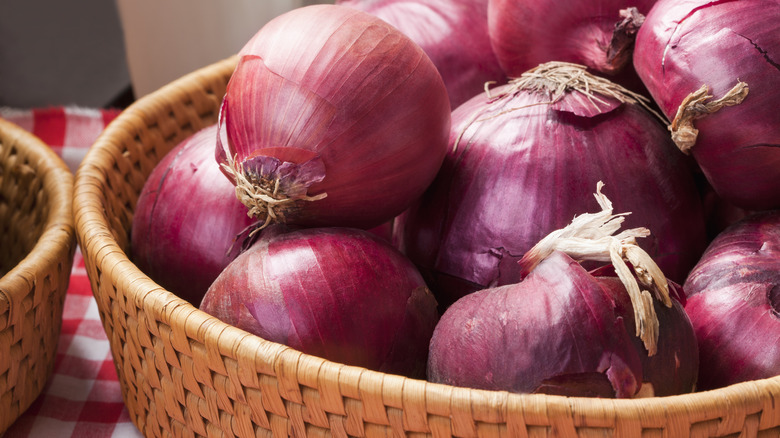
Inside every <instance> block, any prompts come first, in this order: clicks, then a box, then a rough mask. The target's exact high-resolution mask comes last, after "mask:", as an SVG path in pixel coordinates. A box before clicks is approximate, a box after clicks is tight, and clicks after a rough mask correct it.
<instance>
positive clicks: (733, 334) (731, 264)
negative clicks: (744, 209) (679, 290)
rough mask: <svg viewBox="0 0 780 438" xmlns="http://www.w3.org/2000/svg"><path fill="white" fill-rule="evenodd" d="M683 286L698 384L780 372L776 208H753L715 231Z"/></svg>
mask: <svg viewBox="0 0 780 438" xmlns="http://www.w3.org/2000/svg"><path fill="white" fill-rule="evenodd" d="M685 290H686V293H688V303H687V304H686V305H685V310H686V312H688V315H689V316H690V318H691V322H692V323H693V326H694V328H695V329H696V336H697V337H698V339H699V350H700V352H701V359H702V367H701V369H700V371H699V375H700V385H699V388H700V389H714V388H719V387H723V386H727V385H730V384H733V383H738V382H744V381H748V380H756V379H763V378H769V377H774V376H777V375H780V210H774V211H766V212H760V213H754V214H752V215H750V216H747V217H745V218H743V219H742V220H740V221H739V222H737V223H736V224H734V225H732V226H730V227H729V228H727V229H726V230H724V231H723V232H722V233H721V234H719V235H718V237H716V238H715V240H713V241H712V243H711V244H710V246H709V247H708V248H707V251H706V252H705V253H704V255H703V256H702V259H701V261H700V262H699V263H698V264H697V265H696V267H695V268H694V269H693V270H692V271H691V275H690V276H689V277H688V279H687V280H686V282H685Z"/></svg>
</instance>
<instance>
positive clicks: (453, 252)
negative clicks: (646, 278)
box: [398, 62, 706, 305]
mask: <svg viewBox="0 0 780 438" xmlns="http://www.w3.org/2000/svg"><path fill="white" fill-rule="evenodd" d="M642 102H644V100H642V98H640V97H639V96H637V95H636V94H635V93H631V92H628V91H627V90H625V89H624V88H622V87H619V86H617V85H616V84H614V83H612V82H610V81H608V80H606V79H603V78H600V77H596V76H594V75H591V74H589V73H587V72H586V71H585V69H584V67H583V66H579V65H575V64H566V63H557V62H552V63H547V64H542V65H540V66H538V67H537V68H534V69H532V70H530V71H528V72H526V73H525V74H524V75H522V76H521V77H520V78H519V79H517V80H513V81H512V83H511V84H509V85H506V86H501V87H497V88H496V89H494V90H492V91H491V92H490V93H489V94H487V93H485V94H482V95H480V96H476V97H475V98H473V99H471V100H470V101H468V102H466V103H465V104H463V105H461V106H460V107H458V108H457V109H456V110H455V111H454V112H453V114H452V117H453V127H452V132H451V134H450V150H449V152H448V155H447V157H446V159H445V162H444V165H443V166H442V169H441V171H440V172H439V175H437V177H436V180H435V181H434V182H433V184H432V185H431V187H430V188H429V189H428V190H427V192H426V193H425V194H424V195H423V197H422V198H421V199H420V200H419V202H415V203H414V205H413V206H412V207H411V208H410V209H409V211H408V212H407V213H406V214H404V217H403V219H402V220H401V221H399V225H398V228H399V230H402V231H399V234H400V235H401V237H400V238H399V240H400V242H401V244H402V248H403V251H404V252H405V253H406V254H407V255H408V256H409V258H411V259H412V261H414V262H415V263H416V264H418V266H420V268H421V271H422V272H423V274H424V275H425V276H426V279H427V280H428V284H429V286H430V287H431V290H432V291H433V292H434V294H436V295H437V300H438V301H439V302H440V303H441V304H443V305H447V304H449V303H451V302H452V301H454V300H455V299H457V298H458V297H460V296H462V295H463V294H465V293H468V292H471V291H474V290H478V289H481V288H484V287H492V286H500V285H504V284H512V283H514V282H516V281H517V279H518V272H519V270H518V269H517V263H516V262H517V260H519V259H520V257H522V255H523V254H524V253H525V252H526V251H528V250H529V249H530V248H531V247H532V246H533V245H534V244H535V243H536V242H538V241H539V240H540V239H541V238H542V237H544V236H545V235H546V234H548V233H550V232H552V231H553V230H555V229H558V228H561V227H563V226H565V225H566V224H567V223H568V222H569V221H571V218H572V217H573V216H574V215H575V214H578V213H580V212H582V211H588V209H590V208H593V200H592V198H591V197H590V193H591V190H592V189H591V188H592V187H594V186H595V185H596V182H597V181H599V180H603V181H604V183H605V184H607V186H608V187H612V190H613V192H614V194H613V196H612V198H613V200H614V202H615V203H619V205H622V206H623V207H624V208H625V210H626V211H630V212H632V214H631V216H630V217H629V218H627V219H626V220H627V226H629V227H638V226H646V227H647V228H649V229H651V230H652V231H653V235H652V236H651V237H649V238H648V239H645V240H644V241H643V242H640V245H641V246H642V248H644V249H645V250H646V251H647V252H648V253H650V255H651V256H652V257H653V259H654V260H655V261H656V263H658V265H659V266H660V267H661V269H662V270H663V272H664V273H665V274H666V275H667V276H668V277H669V278H670V279H672V280H674V281H676V282H678V283H682V282H683V281H684V280H685V277H686V275H687V273H688V271H689V270H690V269H691V268H692V267H693V265H695V264H696V262H697V261H698V259H699V256H700V255H701V253H702V252H703V251H704V248H705V247H706V239H705V237H706V236H705V232H704V229H705V227H704V216H703V210H702V205H701V199H700V197H699V193H698V190H697V188H696V185H695V182H694V179H693V176H692V173H691V170H690V164H689V163H687V162H686V159H685V156H684V155H683V154H682V153H681V152H680V151H679V150H677V149H676V148H675V147H674V144H672V142H671V140H670V139H669V134H668V132H667V131H666V129H665V128H664V127H663V125H662V124H661V123H659V121H658V120H657V119H656V118H654V117H653V116H652V115H651V113H649V112H647V111H646V110H645V109H644V108H642V106H641V103H642Z"/></svg>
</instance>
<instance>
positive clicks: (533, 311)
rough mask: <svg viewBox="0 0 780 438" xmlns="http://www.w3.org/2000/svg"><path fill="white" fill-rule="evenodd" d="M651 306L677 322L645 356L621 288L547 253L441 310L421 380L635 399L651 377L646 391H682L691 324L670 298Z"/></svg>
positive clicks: (690, 365)
mask: <svg viewBox="0 0 780 438" xmlns="http://www.w3.org/2000/svg"><path fill="white" fill-rule="evenodd" d="M656 309H657V310H658V311H659V315H663V316H664V317H663V318H661V317H660V316H659V319H662V320H663V321H664V322H665V323H670V322H673V321H674V320H677V321H678V323H674V324H668V325H666V326H664V325H662V326H661V329H662V333H661V336H660V340H659V352H658V353H657V354H656V355H655V356H653V357H651V358H648V356H647V351H646V350H644V347H643V346H642V345H641V342H638V338H637V337H636V336H634V334H633V316H632V311H631V303H630V300H628V299H627V294H626V292H625V288H624V287H623V286H622V284H621V283H620V282H619V281H618V280H617V279H616V278H613V277H594V276H591V275H590V274H589V273H588V272H587V271H585V269H583V268H582V266H581V265H580V264H579V263H577V262H575V261H574V260H573V259H571V258H570V257H569V256H567V255H565V254H563V253H561V252H558V251H556V252H554V253H553V254H552V255H550V256H549V257H548V258H546V259H545V260H544V261H542V262H541V263H540V264H539V265H538V266H537V267H536V268H535V269H534V270H533V271H531V273H530V274H529V275H528V276H527V277H526V278H525V279H524V280H523V281H522V282H520V283H517V284H512V285H505V286H500V287H497V288H489V289H484V290H481V291H478V292H475V293H473V294H470V295H467V296H465V297H463V298H461V299H460V300H458V301H457V302H456V303H455V304H453V305H452V306H450V307H449V308H448V309H447V310H446V311H445V312H444V314H443V315H442V317H441V320H440V321H439V324H438V325H437V326H436V330H435V331H434V335H433V338H432V339H431V347H430V355H429V360H428V378H429V380H431V381H433V382H439V383H445V384H450V385H456V386H463V387H470V388H478V389H491V390H506V391H511V392H520V393H534V392H535V393H546V394H557V395H567V396H582V397H619V398H627V397H634V396H637V395H638V393H639V392H640V389H641V387H642V384H643V382H650V383H651V386H652V387H653V388H654V392H651V394H654V395H671V394H673V393H683V392H690V391H692V390H693V387H694V386H695V375H696V368H697V365H698V362H697V361H696V359H697V355H696V354H695V348H696V340H695V337H693V330H692V329H691V328H690V322H688V321H687V317H686V316H685V312H684V311H683V310H682V306H681V305H680V304H679V303H677V302H676V301H675V307H673V308H671V309H667V308H665V307H664V306H663V305H660V303H656ZM686 324H687V329H686ZM677 330H679V331H677ZM691 345H692V346H693V350H691V349H686V347H689V346H691ZM675 356H677V358H678V359H679V361H677V362H678V365H677V366H675V365H674V363H675ZM652 361H657V362H655V363H653V362H652ZM670 363H671V364H672V366H671V367H670V366H669V365H670ZM677 391H680V392H677Z"/></svg>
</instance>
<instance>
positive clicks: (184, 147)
mask: <svg viewBox="0 0 780 438" xmlns="http://www.w3.org/2000/svg"><path fill="white" fill-rule="evenodd" d="M216 140H217V125H216V124H214V125H210V126H208V127H206V128H203V129H201V130H200V131H198V132H196V133H195V134H193V135H192V136H190V137H189V138H187V139H185V140H184V141H182V142H181V143H180V144H179V145H178V146H176V147H175V148H174V149H173V150H171V151H170V152H169V153H168V154H166V155H165V157H163V159H162V160H160V162H159V163H158V164H157V165H156V166H155V168H154V169H153V170H152V173H151V174H150V175H149V178H148V179H147V180H146V182H145V183H144V187H143V189H142V190H141V194H140V195H139V197H138V202H137V204H136V208H135V213H134V214H133V223H132V229H131V232H130V257H131V259H132V260H133V262H134V263H135V264H136V265H137V266H138V268H139V269H141V270H142V271H143V272H144V273H146V274H147V275H148V276H149V277H150V278H151V279H153V280H154V281H156V282H157V283H159V284H160V285H161V286H163V287H164V288H166V289H168V290H169V291H171V292H173V293H174V294H176V295H178V296H179V297H181V298H184V299H186V300H187V301H189V302H190V303H192V304H193V305H196V306H197V305H198V304H200V300H201V299H202V298H203V294H205V293H206V290H207V289H208V287H209V286H210V285H211V283H212V282H213V281H214V279H216V278H217V275H219V273H220V272H222V270H223V269H224V268H225V266H227V264H228V263H230V261H231V260H233V259H234V258H235V257H236V256H237V255H238V253H239V252H240V250H241V247H242V245H243V244H244V241H243V237H242V233H243V232H244V230H246V229H248V228H249V227H250V226H251V225H252V223H254V220H253V219H251V218H250V217H248V216H247V214H246V208H244V206H243V205H242V204H241V203H240V202H239V201H238V200H237V199H236V197H235V195H234V192H235V189H234V187H233V185H232V184H230V182H229V181H227V180H226V179H225V177H224V176H223V175H222V173H221V171H220V169H219V165H218V164H217V163H216V162H215V161H214V146H215V145H216Z"/></svg>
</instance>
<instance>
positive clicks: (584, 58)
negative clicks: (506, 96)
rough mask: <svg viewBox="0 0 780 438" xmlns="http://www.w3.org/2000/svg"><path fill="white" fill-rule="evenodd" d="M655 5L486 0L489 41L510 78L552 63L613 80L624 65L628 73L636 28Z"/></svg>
mask: <svg viewBox="0 0 780 438" xmlns="http://www.w3.org/2000/svg"><path fill="white" fill-rule="evenodd" d="M655 1H656V0H636V1H626V0H590V1H580V2H567V3H566V4H565V5H562V4H561V3H560V2H557V1H550V0H533V1H522V2H521V1H517V0H489V1H488V30H489V35H490V41H491V44H492V46H493V50H494V52H495V53H496V57H497V58H498V61H499V63H500V64H501V66H502V67H503V69H504V71H505V72H506V73H507V74H508V75H509V76H510V77H518V76H520V75H521V74H522V73H525V72H526V71H527V70H529V69H531V68H533V67H535V66H537V65H538V64H542V63H545V62H550V61H564V62H572V63H577V64H582V65H585V66H587V67H588V68H589V69H590V70H591V72H593V73H597V74H604V75H609V76H615V75H617V74H619V73H620V72H621V71H623V70H624V69H625V68H626V66H628V69H629V70H632V68H631V54H632V49H633V47H634V39H635V37H636V32H637V29H639V28H640V26H642V22H643V21H644V16H643V14H645V13H647V11H649V10H650V8H651V7H652V5H653V4H654V3H655Z"/></svg>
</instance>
